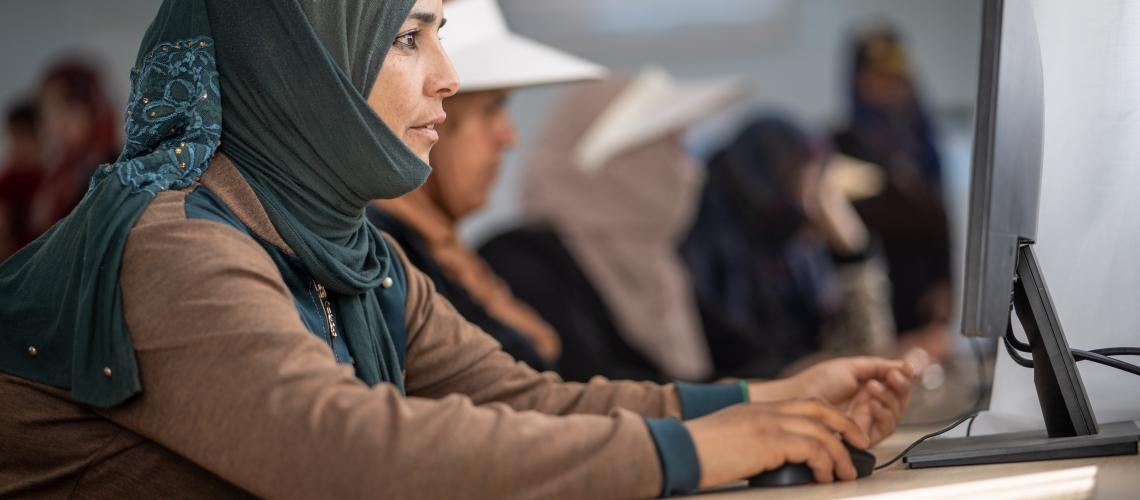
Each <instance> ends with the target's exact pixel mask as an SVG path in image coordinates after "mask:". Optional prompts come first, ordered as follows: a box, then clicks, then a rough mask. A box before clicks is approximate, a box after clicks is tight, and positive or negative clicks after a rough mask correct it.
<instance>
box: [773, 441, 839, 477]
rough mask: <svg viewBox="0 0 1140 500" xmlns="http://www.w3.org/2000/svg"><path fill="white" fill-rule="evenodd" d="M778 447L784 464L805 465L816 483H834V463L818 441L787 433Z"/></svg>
mask: <svg viewBox="0 0 1140 500" xmlns="http://www.w3.org/2000/svg"><path fill="white" fill-rule="evenodd" d="M780 447H781V448H782V449H783V455H784V461H785V462H787V463H793V464H804V465H807V466H808V468H810V469H811V472H812V475H813V476H815V480H816V482H818V483H831V482H834V481H835V462H834V461H833V460H832V458H831V454H829V453H828V452H827V450H825V449H824V447H823V445H821V444H820V442H819V441H818V440H816V439H812V438H809V437H805V436H802V435H799V434H791V433H789V434H787V435H786V436H784V438H783V439H781V440H780Z"/></svg>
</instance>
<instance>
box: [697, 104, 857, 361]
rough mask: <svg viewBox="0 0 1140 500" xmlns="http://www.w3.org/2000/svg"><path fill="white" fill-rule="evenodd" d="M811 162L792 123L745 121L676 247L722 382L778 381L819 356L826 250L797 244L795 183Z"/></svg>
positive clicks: (812, 155)
mask: <svg viewBox="0 0 1140 500" xmlns="http://www.w3.org/2000/svg"><path fill="white" fill-rule="evenodd" d="M814 159H816V152H815V149H814V147H813V145H812V142H811V140H810V139H809V137H808V136H807V135H806V134H805V133H804V132H802V131H801V130H800V129H798V128H797V127H796V126H795V125H793V124H792V123H791V122H789V121H787V120H785V119H782V118H779V117H771V116H764V117H760V118H757V119H756V120H754V121H752V122H750V123H749V124H748V125H747V126H745V128H744V129H743V130H742V131H741V132H740V134H739V135H738V136H737V137H736V138H735V139H734V140H733V141H732V142H731V143H730V144H728V145H727V146H725V147H724V148H723V149H722V150H720V151H719V152H717V153H716V154H715V155H714V156H713V157H712V159H710V161H709V164H708V170H709V178H708V183H707V184H706V186H705V192H704V195H703V196H702V199H701V205H700V209H699V211H698V213H697V220H696V223H695V224H694V225H693V229H692V232H691V233H690V234H689V237H688V239H687V240H686V241H685V243H684V245H683V247H682V254H683V255H684V258H685V261H686V264H687V265H688V267H689V271H690V274H691V275H692V278H693V283H694V285H695V287H696V290H697V300H698V304H699V306H700V311H701V319H702V322H703V323H704V328H705V333H706V335H707V336H708V341H709V348H710V350H711V351H712V354H713V359H714V362H715V363H716V364H717V369H718V371H719V372H720V374H722V375H733V376H739V377H774V376H777V375H778V374H779V373H780V371H781V370H782V369H783V368H784V367H786V366H787V365H789V364H791V363H793V362H794V361H796V360H797V359H799V358H801V357H803V356H806V355H808V354H811V353H812V352H814V351H816V350H818V348H819V341H818V333H819V330H820V328H821V327H822V326H823V325H824V323H825V322H826V321H827V320H828V319H829V318H830V316H831V315H832V314H833V313H834V311H835V308H836V305H837V302H836V300H837V298H838V296H837V295H836V291H837V289H836V287H835V285H836V283H835V282H834V268H833V266H832V262H831V256H830V253H829V252H828V250H827V248H826V245H824V244H822V243H819V242H815V241H813V240H810V239H805V238H800V237H798V236H797V235H798V233H799V230H800V229H801V228H802V227H803V226H804V224H805V223H806V222H807V217H806V216H805V214H804V211H803V208H802V206H803V204H802V202H801V201H800V198H799V196H800V194H799V193H800V187H799V186H800V182H801V181H800V180H799V179H801V178H802V176H803V175H805V174H806V175H810V173H809V171H808V170H807V169H808V168H809V167H810V165H811V164H812V160H814Z"/></svg>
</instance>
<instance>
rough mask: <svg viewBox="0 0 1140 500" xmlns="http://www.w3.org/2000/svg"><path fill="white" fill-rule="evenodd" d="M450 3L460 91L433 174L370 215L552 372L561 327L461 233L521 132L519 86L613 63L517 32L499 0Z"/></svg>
mask: <svg viewBox="0 0 1140 500" xmlns="http://www.w3.org/2000/svg"><path fill="white" fill-rule="evenodd" d="M446 9H447V17H448V20H449V21H448V26H447V29H446V31H444V32H443V33H444V46H445V48H446V49H447V51H448V54H449V56H450V57H451V59H452V61H453V63H454V64H455V68H456V72H457V73H458V74H459V80H460V90H459V94H457V95H455V96H454V97H451V98H449V99H447V100H445V101H444V105H443V107H444V111H445V112H446V113H447V121H445V122H444V123H442V124H439V125H438V126H437V127H436V130H437V131H438V132H439V136H440V140H439V142H438V143H436V145H435V147H434V148H433V149H432V151H431V165H432V169H433V171H432V175H431V177H429V178H428V180H427V182H426V183H425V184H424V185H423V186H422V187H421V188H419V189H417V190H416V191H413V192H411V193H409V194H407V195H404V196H402V197H400V198H398V199H394V200H377V201H376V202H374V203H373V204H372V206H371V207H370V208H369V210H368V214H367V215H368V218H369V220H371V221H372V223H373V224H375V225H376V226H377V227H378V228H380V229H381V230H384V231H387V232H388V233H389V234H390V235H391V236H392V237H393V238H395V239H396V241H397V242H398V243H399V244H400V246H401V247H402V248H403V249H404V250H405V251H406V252H407V254H408V258H409V259H410V260H411V262H412V263H413V264H415V265H416V267H418V268H420V269H421V270H422V271H424V272H425V273H426V274H427V275H428V276H429V277H431V279H432V281H433V282H434V283H435V286H436V289H437V290H438V291H439V292H440V293H441V294H442V295H443V296H444V297H447V299H448V300H450V301H451V304H452V305H453V306H455V308H456V309H457V310H458V311H459V313H460V314H462V315H463V317H464V318H466V319H467V320H468V321H470V322H472V323H475V324H476V325H478V326H480V327H481V328H482V329H483V330H484V331H486V332H487V333H489V334H491V336H493V337H494V338H495V339H496V340H498V341H499V343H500V344H502V346H503V350H504V351H506V352H507V353H509V354H511V355H512V356H514V357H515V359H517V360H520V361H523V362H525V363H527V364H529V365H530V366H531V367H533V368H535V369H538V370H545V369H548V368H550V367H551V366H552V364H553V363H555V362H556V361H557V360H558V357H559V354H560V352H561V345H560V344H561V342H560V340H559V337H558V334H557V333H556V332H555V331H554V328H553V327H552V326H551V325H550V324H549V323H547V322H546V321H544V320H543V319H542V317H540V316H539V315H538V314H537V313H536V312H535V311H534V310H533V309H531V308H530V307H529V306H527V305H526V304H525V303H523V302H522V301H520V300H518V299H516V298H515V297H514V295H512V294H511V290H510V289H509V288H508V287H507V286H506V284H504V283H503V282H502V280H500V279H499V278H498V277H497V276H495V274H494V273H493V272H492V271H491V269H490V268H489V267H488V266H487V264H486V263H485V262H483V260H482V259H481V258H480V257H479V256H478V255H477V254H476V253H475V251H474V250H472V249H470V248H469V247H468V246H467V244H466V243H464V242H463V241H462V240H461V239H460V237H459V234H458V229H457V224H458V223H459V221H460V220H462V219H463V217H465V216H466V215H468V214H470V213H471V212H473V211H475V210H478V209H480V208H482V207H483V205H485V204H486V203H487V199H488V195H489V193H490V191H491V186H492V185H493V183H494V182H495V179H496V177H497V175H498V170H499V165H500V163H501V162H502V155H503V153H504V152H505V151H506V150H507V149H509V148H510V147H512V146H513V145H514V144H515V141H516V139H517V138H516V135H515V129H514V124H513V123H511V119H510V116H509V115H508V114H507V100H508V97H509V94H510V91H511V90H512V89H516V88H520V87H527V86H532V85H539V84H550V83H558V82H569V81H576V80H584V79H591V78H598V77H600V76H601V75H602V74H603V73H604V70H603V68H601V67H600V66H597V65H595V64H592V63H589V62H587V61H584V60H581V59H578V58H576V57H573V56H571V55H569V54H565V53H562V52H559V51H557V50H555V49H553V48H550V47H546V46H543V45H539V44H537V43H535V42H533V41H530V40H528V39H525V38H522V37H518V36H516V35H514V34H512V33H510V32H509V31H508V30H507V26H506V24H505V23H504V21H503V18H502V14H501V12H500V11H499V7H498V4H497V3H496V2H495V0H454V1H449V2H447V4H446ZM504 63H505V64H504Z"/></svg>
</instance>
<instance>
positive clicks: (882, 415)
mask: <svg viewBox="0 0 1140 500" xmlns="http://www.w3.org/2000/svg"><path fill="white" fill-rule="evenodd" d="M868 406H869V407H870V411H871V414H872V416H873V417H874V422H875V424H874V427H873V428H872V430H871V434H873V435H875V436H874V438H873V440H875V441H879V440H882V439H886V438H887V436H890V435H891V434H892V433H894V432H895V426H896V425H898V419H896V418H894V415H893V414H891V412H890V410H888V409H887V408H886V407H884V406H883V405H882V404H881V403H879V402H878V401H872V402H871V404H870V405H868Z"/></svg>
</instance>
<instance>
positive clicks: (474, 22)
mask: <svg viewBox="0 0 1140 500" xmlns="http://www.w3.org/2000/svg"><path fill="white" fill-rule="evenodd" d="M444 9H445V14H446V16H447V29H445V30H444V31H443V32H442V34H441V36H442V37H443V48H444V50H446V51H447V55H448V56H450V57H451V62H452V64H454V65H455V71H456V72H457V73H459V92H461V93H462V92H474V91H478V90H492V89H508V88H518V87H527V86H531V85H543V84H548V83H561V82H571V81H578V80H595V79H598V78H601V77H603V76H605V74H606V69H605V68H603V67H601V66H598V65H597V64H594V63H591V62H589V61H586V60H584V59H581V58H578V57H575V56H572V55H570V54H567V53H565V52H562V51H560V50H556V49H554V48H551V47H547V46H546V45H542V44H540V43H538V42H535V41H534V40H530V39H527V38H523V37H521V36H519V35H516V34H514V33H511V32H510V30H508V29H507V23H506V21H504V20H503V13H502V11H500V10H499V4H498V3H497V2H496V1H495V0H453V1H451V2H448V3H447V5H446V7H445V8H444Z"/></svg>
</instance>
